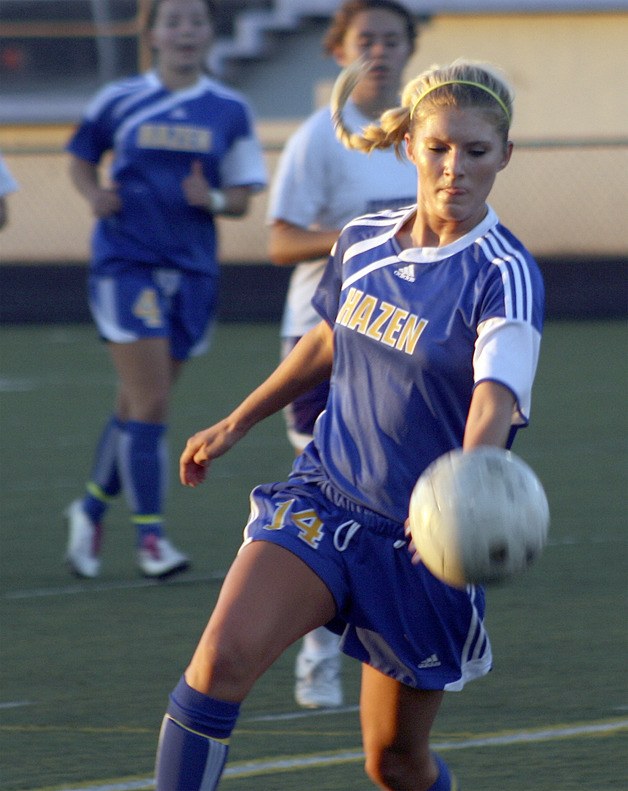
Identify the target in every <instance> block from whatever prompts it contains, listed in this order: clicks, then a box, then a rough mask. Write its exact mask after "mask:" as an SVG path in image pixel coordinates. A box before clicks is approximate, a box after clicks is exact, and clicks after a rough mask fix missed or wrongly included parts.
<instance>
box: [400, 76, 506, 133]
mask: <svg viewBox="0 0 628 791" xmlns="http://www.w3.org/2000/svg"><path fill="white" fill-rule="evenodd" d="M443 85H471V86H472V87H473V88H479V89H480V90H481V91H484V92H485V93H488V94H489V96H492V97H493V99H495V101H496V102H497V104H498V105H499V106H500V107H501V108H502V110H503V111H504V115H505V116H506V118H507V119H508V123H510V110H509V109H508V107H507V106H506V103H505V102H504V100H503V99H502V98H501V97H500V96H498V94H496V93H495V91H493V90H491V89H490V88H487V87H486V85H482V83H481V82H473V81H472V80H446V81H445V82H439V83H438V85H433V86H432V87H431V88H428V89H427V90H426V91H423V93H422V94H421V95H420V96H419V98H418V99H417V100H416V102H415V103H414V104H413V105H412V109H411V110H410V118H412V117H413V115H414V112H415V110H416V108H417V105H418V104H419V102H422V101H423V99H425V97H426V96H427V95H428V93H432V91H435V90H436V89H437V88H442V87H443Z"/></svg>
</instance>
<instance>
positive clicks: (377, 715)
mask: <svg viewBox="0 0 628 791" xmlns="http://www.w3.org/2000/svg"><path fill="white" fill-rule="evenodd" d="M443 695H444V693H443V691H442V690H423V689H413V688H412V687H408V686H406V685H405V684H401V683H400V682H398V681H395V680H394V679H392V678H390V677H389V676H386V675H384V674H383V673H380V672H379V671H378V670H375V669H374V668H372V667H369V666H368V665H362V686H361V691H360V719H361V723H362V739H363V742H364V751H365V754H366V770H367V774H368V775H369V777H371V779H373V780H374V781H375V782H377V783H380V784H381V787H382V788H398V789H408V790H410V789H411V790H412V791H422V789H424V788H425V789H427V788H429V787H430V786H431V785H432V784H433V783H434V782H435V781H436V779H437V777H438V768H437V765H436V763H435V762H434V760H433V758H432V756H431V754H430V748H429V737H430V731H431V728H432V725H433V723H434V720H435V718H436V715H437V713H438V709H439V707H440V704H441V702H442V699H443Z"/></svg>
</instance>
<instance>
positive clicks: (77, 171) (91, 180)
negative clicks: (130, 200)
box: [70, 154, 122, 217]
mask: <svg viewBox="0 0 628 791" xmlns="http://www.w3.org/2000/svg"><path fill="white" fill-rule="evenodd" d="M70 178H71V179H72V183H73V184H74V186H75V187H76V189H77V190H78V192H80V194H81V195H82V196H83V197H84V198H85V200H86V201H87V202H88V203H89V205H90V206H91V207H92V212H93V213H94V215H95V216H96V217H110V216H111V215H112V214H116V213H117V212H119V211H120V209H121V208H122V203H121V201H120V196H119V195H118V193H117V191H116V190H115V188H109V187H102V186H101V184H100V178H99V172H98V165H95V164H94V163H92V162H88V160H86V159H81V158H80V157H77V156H75V155H74V154H71V155H70Z"/></svg>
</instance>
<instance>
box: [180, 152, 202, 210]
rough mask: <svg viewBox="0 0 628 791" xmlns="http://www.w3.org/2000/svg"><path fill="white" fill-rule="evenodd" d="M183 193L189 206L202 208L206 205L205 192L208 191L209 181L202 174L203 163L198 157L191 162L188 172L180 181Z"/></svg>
mask: <svg viewBox="0 0 628 791" xmlns="http://www.w3.org/2000/svg"><path fill="white" fill-rule="evenodd" d="M181 186H182V187H183V194H184V195H185V199H186V201H187V202H188V204H189V205H190V206H198V207H199V208H201V209H204V208H205V207H206V206H207V193H208V192H209V182H208V181H207V179H206V178H205V176H204V175H203V163H202V162H201V161H200V159H195V160H194V162H192V168H191V170H190V172H189V174H188V175H187V176H186V177H185V178H184V179H183V181H182V182H181Z"/></svg>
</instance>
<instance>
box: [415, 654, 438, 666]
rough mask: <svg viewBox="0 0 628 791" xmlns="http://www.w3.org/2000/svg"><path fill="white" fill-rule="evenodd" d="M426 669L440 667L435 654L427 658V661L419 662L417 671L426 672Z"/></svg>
mask: <svg viewBox="0 0 628 791" xmlns="http://www.w3.org/2000/svg"><path fill="white" fill-rule="evenodd" d="M428 667H440V659H439V658H438V657H437V656H436V654H432V656H428V658H427V659H424V660H423V661H422V662H419V670H426V669H427V668H428Z"/></svg>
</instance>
